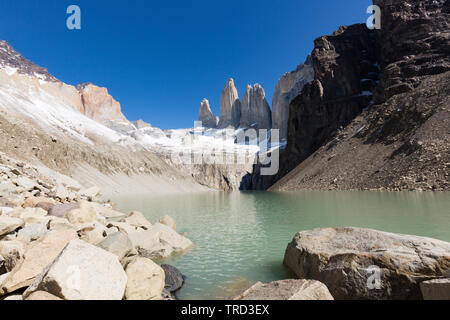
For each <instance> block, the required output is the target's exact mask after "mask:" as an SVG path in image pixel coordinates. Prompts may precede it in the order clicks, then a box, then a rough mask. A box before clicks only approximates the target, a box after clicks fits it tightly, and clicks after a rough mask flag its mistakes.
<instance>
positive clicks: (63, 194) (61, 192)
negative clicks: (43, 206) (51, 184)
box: [55, 184, 70, 201]
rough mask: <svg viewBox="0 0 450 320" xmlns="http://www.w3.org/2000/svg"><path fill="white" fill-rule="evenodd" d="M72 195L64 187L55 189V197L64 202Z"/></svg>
mask: <svg viewBox="0 0 450 320" xmlns="http://www.w3.org/2000/svg"><path fill="white" fill-rule="evenodd" d="M69 196H70V193H69V190H67V189H66V187H64V186H63V185H61V184H59V185H58V186H57V187H56V189H55V197H57V198H59V199H61V200H62V201H64V200H66V199H67V198H69Z"/></svg>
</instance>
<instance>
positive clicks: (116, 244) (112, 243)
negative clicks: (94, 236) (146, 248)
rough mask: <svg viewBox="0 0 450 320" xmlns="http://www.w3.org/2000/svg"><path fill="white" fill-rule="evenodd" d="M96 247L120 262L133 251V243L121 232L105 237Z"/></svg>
mask: <svg viewBox="0 0 450 320" xmlns="http://www.w3.org/2000/svg"><path fill="white" fill-rule="evenodd" d="M97 246H98V247H100V248H102V249H104V250H106V251H108V252H110V253H112V254H114V255H116V256H117V257H118V258H119V260H122V259H123V258H125V257H126V256H128V255H129V254H130V253H132V252H133V251H134V246H133V243H132V242H131V241H130V239H129V238H128V236H127V235H126V234H125V233H123V232H116V233H114V234H111V235H109V236H107V237H106V238H105V239H103V240H102V241H101V242H100V243H98V244H97Z"/></svg>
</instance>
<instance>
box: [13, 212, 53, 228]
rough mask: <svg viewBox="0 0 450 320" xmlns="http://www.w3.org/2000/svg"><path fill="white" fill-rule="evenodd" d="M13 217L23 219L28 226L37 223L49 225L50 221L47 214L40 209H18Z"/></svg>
mask: <svg viewBox="0 0 450 320" xmlns="http://www.w3.org/2000/svg"><path fill="white" fill-rule="evenodd" d="M13 216H14V217H16V218H20V219H22V220H23V221H24V222H25V225H26V226H29V225H32V224H36V223H47V222H48V220H49V217H47V212H46V211H45V210H43V209H40V208H17V209H16V210H15V211H14V214H13Z"/></svg>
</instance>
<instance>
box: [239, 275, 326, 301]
mask: <svg viewBox="0 0 450 320" xmlns="http://www.w3.org/2000/svg"><path fill="white" fill-rule="evenodd" d="M235 300H334V299H333V296H332V295H331V294H330V291H328V288H327V287H326V286H325V285H324V284H323V283H321V282H319V281H315V280H281V281H275V282H271V283H261V282H258V283H256V284H255V285H253V286H252V287H251V288H249V289H248V290H246V291H245V292H244V293H243V294H241V295H240V296H238V297H237V298H235Z"/></svg>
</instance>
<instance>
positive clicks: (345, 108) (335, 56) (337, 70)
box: [280, 25, 378, 175]
mask: <svg viewBox="0 0 450 320" xmlns="http://www.w3.org/2000/svg"><path fill="white" fill-rule="evenodd" d="M311 56H312V61H313V67H314V73H315V78H314V80H313V81H312V82H311V83H308V84H306V85H305V86H304V88H303V93H302V94H300V95H299V96H298V97H297V98H295V99H294V100H293V101H292V103H291V105H290V111H289V122H288V136H287V141H288V145H287V149H286V152H284V153H283V154H282V156H281V164H282V166H281V169H280V174H281V175H284V174H286V173H287V172H289V171H290V170H292V169H293V168H294V167H295V166H296V165H297V164H299V163H300V162H302V161H303V160H305V159H306V158H307V157H308V156H309V155H310V154H311V153H312V152H314V151H315V150H316V149H317V148H319V147H320V146H321V145H322V144H323V143H324V142H326V141H327V140H328V139H330V138H331V137H332V136H333V135H334V134H335V133H336V132H337V130H338V129H339V128H340V127H343V126H346V125H348V124H349V123H350V121H351V120H353V119H354V118H355V117H356V115H358V114H359V113H361V111H362V110H363V108H366V107H367V106H368V105H369V103H370V101H371V99H372V93H371V91H372V89H373V87H374V85H375V83H376V80H377V78H378V68H377V50H376V42H375V34H374V33H373V32H372V31H370V30H368V29H367V27H366V26H365V25H354V26H349V27H341V28H340V29H339V30H338V31H336V32H335V33H334V34H333V35H331V36H325V37H320V38H318V39H316V41H315V48H314V50H313V52H312V55H311Z"/></svg>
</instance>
